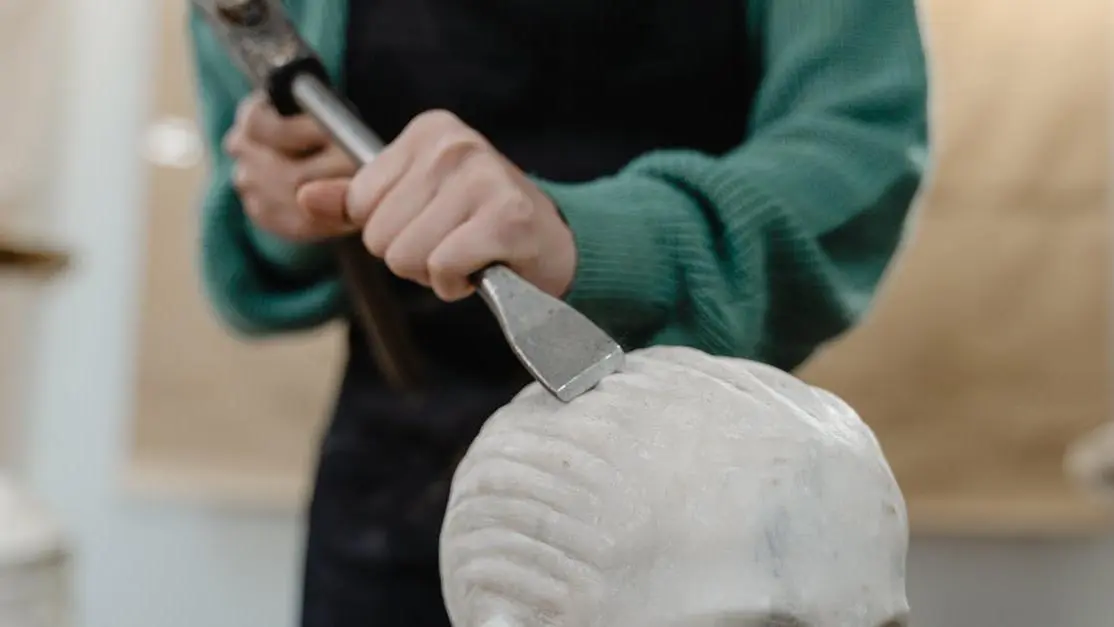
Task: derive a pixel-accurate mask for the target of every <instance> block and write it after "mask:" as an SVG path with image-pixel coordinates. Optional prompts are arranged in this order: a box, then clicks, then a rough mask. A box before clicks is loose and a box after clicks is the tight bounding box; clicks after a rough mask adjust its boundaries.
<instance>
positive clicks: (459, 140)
mask: <svg viewBox="0 0 1114 627" xmlns="http://www.w3.org/2000/svg"><path fill="white" fill-rule="evenodd" d="M483 147H484V142H483V138H482V137H480V135H479V133H476V132H475V131H472V130H471V129H454V130H451V131H448V132H445V133H441V134H440V135H438V136H437V138H436V139H435V140H434V142H433V150H432V151H431V155H430V156H431V159H432V160H433V165H434V167H451V166H455V165H459V164H460V163H462V162H463V161H465V160H466V159H468V157H469V156H471V155H474V154H475V153H477V152H478V151H480V150H482V149H483Z"/></svg>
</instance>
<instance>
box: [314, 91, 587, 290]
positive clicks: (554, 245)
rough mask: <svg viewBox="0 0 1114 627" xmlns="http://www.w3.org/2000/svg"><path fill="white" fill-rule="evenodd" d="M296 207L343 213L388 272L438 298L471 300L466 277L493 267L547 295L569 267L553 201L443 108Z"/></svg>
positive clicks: (569, 248)
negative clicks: (507, 270) (505, 269)
mask: <svg viewBox="0 0 1114 627" xmlns="http://www.w3.org/2000/svg"><path fill="white" fill-rule="evenodd" d="M298 201H299V203H301V204H302V206H304V207H305V208H306V209H307V210H310V211H311V212H312V213H314V214H323V215H336V214H337V213H340V212H343V213H346V214H347V215H348V218H349V220H350V221H351V222H353V223H355V224H358V225H363V240H364V244H365V245H366V246H367V249H368V250H369V251H370V252H371V253H372V254H373V255H375V256H376V257H380V258H382V259H383V260H384V261H386V264H387V266H388V267H389V268H390V269H391V271H392V272H394V273H395V274H397V275H399V276H401V277H404V278H407V279H410V280H412V281H416V282H418V283H421V284H423V285H426V286H428V287H431V288H433V290H434V291H435V292H436V293H437V295H438V296H439V297H440V298H441V299H443V300H447V301H453V300H458V299H461V298H464V297H466V296H468V295H469V294H471V293H472V291H473V289H474V288H473V286H472V285H471V283H470V282H469V276H470V275H472V274H473V273H475V272H477V271H479V270H482V269H483V268H485V267H487V266H489V265H491V264H494V263H504V264H506V265H507V266H509V267H510V268H511V269H512V270H515V271H516V272H518V273H519V274H520V275H521V276H522V277H523V278H525V279H526V280H528V281H530V282H531V283H533V284H535V285H537V286H538V287H540V288H541V289H543V290H545V291H546V292H548V293H550V294H552V295H554V296H561V295H563V294H564V293H565V292H566V291H567V290H568V289H569V286H570V285H571V283H572V280H573V275H574V272H575V270H576V246H575V244H574V241H573V236H572V233H571V231H569V228H568V226H566V225H565V222H564V220H562V218H561V216H560V214H559V213H558V212H557V209H556V207H555V206H554V204H553V202H552V201H551V200H550V199H549V198H548V197H547V196H546V195H545V194H544V193H542V191H541V190H539V189H538V188H537V187H536V186H535V185H534V184H533V183H532V182H531V181H530V180H529V179H528V178H527V177H526V176H525V175H524V174H523V173H522V172H521V171H520V170H519V169H518V168H516V167H515V166H514V165H513V164H512V163H510V161H508V160H507V159H506V158H505V157H504V156H503V155H501V154H500V153H499V152H498V151H497V150H495V148H493V147H492V146H491V144H489V143H488V142H487V140H486V139H484V137H483V136H482V135H480V134H479V133H478V132H476V131H475V130H473V129H471V128H469V127H468V126H467V125H466V124H464V122H462V121H461V120H460V119H458V118H457V117H456V116H454V115H453V114H451V113H448V112H445V111H431V112H427V113H424V114H422V115H420V116H418V117H417V118H415V119H414V120H413V121H412V122H411V123H410V124H409V125H408V126H407V127H406V129H404V130H403V132H402V134H401V135H400V136H399V137H398V139H396V140H395V141H394V142H392V143H391V144H390V145H389V146H388V147H387V148H386V149H385V150H384V151H383V153H382V154H381V155H379V156H378V157H377V158H376V159H375V160H374V161H373V162H372V163H371V164H369V165H366V166H364V167H363V168H361V169H360V170H359V172H358V173H357V174H356V175H355V177H353V178H351V179H338V180H333V181H321V182H317V183H310V184H307V185H305V186H303V187H302V189H301V190H300V192H299V194H298Z"/></svg>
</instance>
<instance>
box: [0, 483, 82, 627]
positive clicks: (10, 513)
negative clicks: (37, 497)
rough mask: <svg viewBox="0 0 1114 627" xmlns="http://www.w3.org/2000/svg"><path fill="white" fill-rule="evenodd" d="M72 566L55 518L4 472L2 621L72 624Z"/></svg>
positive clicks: (0, 486) (0, 498) (0, 499)
mask: <svg viewBox="0 0 1114 627" xmlns="http://www.w3.org/2000/svg"><path fill="white" fill-rule="evenodd" d="M68 567H69V552H68V549H67V546H66V543H65V541H64V539H63V536H62V534H61V532H60V531H59V529H58V527H57V526H56V525H55V523H54V521H53V519H51V517H50V516H49V515H47V514H46V512H45V510H43V509H42V508H41V507H40V506H39V505H38V504H37V503H35V502H34V501H33V500H32V499H31V498H29V497H28V496H27V495H26V494H25V493H24V492H23V491H22V490H20V489H19V487H18V486H17V485H16V484H15V483H14V482H12V481H11V480H10V479H8V478H6V477H4V476H3V475H0V626H2V627H66V626H67V625H69V612H70V606H69V605H70V604H69V585H68Z"/></svg>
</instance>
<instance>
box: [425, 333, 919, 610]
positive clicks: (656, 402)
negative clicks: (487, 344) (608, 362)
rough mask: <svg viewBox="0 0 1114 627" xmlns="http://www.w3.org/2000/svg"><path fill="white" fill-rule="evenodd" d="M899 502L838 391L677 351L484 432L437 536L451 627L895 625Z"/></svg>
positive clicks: (541, 403)
mask: <svg viewBox="0 0 1114 627" xmlns="http://www.w3.org/2000/svg"><path fill="white" fill-rule="evenodd" d="M907 546H908V524H907V519H906V513H905V504H904V500H903V498H902V496H901V492H900V490H899V489H898V486H897V483H896V482H895V480H894V477H893V474H892V473H891V471H890V468H889V466H888V465H887V463H886V460H885V458H884V457H883V455H882V452H881V450H880V448H879V446H878V442H877V441H876V440H875V438H874V436H873V434H872V433H871V431H870V429H869V428H868V427H867V426H866V425H865V424H863V422H862V421H861V420H860V419H859V418H858V417H857V416H856V414H855V413H854V412H853V411H852V410H851V408H850V407H848V406H847V405H846V404H845V403H843V402H842V401H840V400H839V399H838V398H836V397H835V396H833V395H831V394H829V393H827V392H824V391H822V390H818V389H816V388H813V387H810V386H808V385H806V384H805V383H803V382H801V381H799V380H797V379H795V378H794V377H792V376H791V375H788V374H786V373H784V372H781V371H779V370H776V369H773V368H770V367H768V366H764V365H761V364H757V363H753V362H749V361H744V360H737V359H726V358H715V357H711V356H709V355H706V354H704V353H701V352H698V351H695V350H690V349H683V348H654V349H649V350H645V351H640V352H636V353H634V354H632V355H630V356H629V357H628V364H627V367H626V368H625V370H624V371H623V372H621V373H619V374H616V375H613V376H611V377H609V378H608V379H606V380H605V381H604V382H603V383H602V384H601V385H600V386H599V387H598V388H596V389H595V390H593V391H591V392H589V393H588V394H586V395H584V396H582V397H581V398H579V399H577V400H575V401H573V402H572V403H569V404H567V405H565V404H561V403H559V402H557V401H556V400H554V399H552V398H550V397H549V396H548V395H547V394H546V393H545V392H544V391H542V390H541V389H540V388H539V387H537V386H532V387H530V388H528V389H526V390H525V391H524V392H523V393H522V394H520V395H519V396H518V397H517V398H516V399H515V400H514V401H512V402H511V403H510V404H509V405H507V406H506V407H504V408H503V409H501V410H500V411H498V412H497V413H496V414H495V415H494V416H492V417H491V419H490V420H489V421H488V423H487V425H486V426H485V427H484V429H483V432H482V433H481V434H480V436H479V438H478V439H477V440H476V441H475V443H474V444H473V445H472V448H471V449H470V450H469V452H468V454H467V455H466V456H465V458H464V460H463V461H462V463H461V465H460V468H459V469H458V470H457V473H456V476H455V478H454V481H453V489H452V496H451V497H450V502H449V509H448V514H447V517H446V520H445V526H444V528H443V530H442V536H441V571H442V579H443V586H444V593H445V600H446V603H447V606H448V610H449V614H450V616H451V618H452V621H453V624H454V626H455V627H543V626H560V627H901V626H903V625H905V624H906V615H907V613H908V603H907V600H906V595H905V556H906V550H907Z"/></svg>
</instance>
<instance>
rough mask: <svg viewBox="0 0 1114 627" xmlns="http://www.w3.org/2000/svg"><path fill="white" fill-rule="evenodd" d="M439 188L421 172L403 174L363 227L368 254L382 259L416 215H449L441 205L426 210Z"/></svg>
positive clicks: (434, 180) (425, 172)
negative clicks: (433, 212)
mask: <svg viewBox="0 0 1114 627" xmlns="http://www.w3.org/2000/svg"><path fill="white" fill-rule="evenodd" d="M439 186H440V181H438V180H437V179H435V178H432V176H431V175H430V173H428V172H427V171H426V170H425V169H424V168H410V169H409V170H407V171H406V172H405V173H404V174H403V175H402V176H401V177H400V178H399V180H398V182H397V183H396V184H395V185H394V186H393V187H391V189H390V190H389V191H388V192H387V193H386V194H385V195H384V196H383V198H382V200H380V201H379V204H378V206H377V207H376V208H375V211H374V212H373V213H372V214H371V216H370V217H369V218H368V220H367V223H366V224H365V225H364V246H366V247H367V249H368V251H369V252H371V254H373V255H375V256H376V257H379V258H381V259H385V258H386V254H387V248H388V247H390V246H391V243H392V242H393V241H394V240H395V238H396V237H398V234H399V233H401V232H402V231H403V229H405V228H406V227H407V225H408V224H410V222H411V221H413V220H414V219H415V218H417V217H418V216H419V215H421V214H422V213H425V212H427V211H429V210H431V209H436V210H446V209H447V210H450V211H452V209H453V207H452V205H447V204H445V203H441V204H439V205H438V206H437V207H435V208H430V207H428V205H429V203H430V201H431V200H433V199H434V197H435V196H436V195H437V189H438V187H439ZM458 204H459V201H458ZM400 276H401V275H400ZM406 278H410V277H406Z"/></svg>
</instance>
